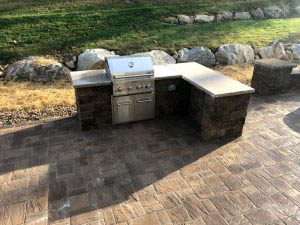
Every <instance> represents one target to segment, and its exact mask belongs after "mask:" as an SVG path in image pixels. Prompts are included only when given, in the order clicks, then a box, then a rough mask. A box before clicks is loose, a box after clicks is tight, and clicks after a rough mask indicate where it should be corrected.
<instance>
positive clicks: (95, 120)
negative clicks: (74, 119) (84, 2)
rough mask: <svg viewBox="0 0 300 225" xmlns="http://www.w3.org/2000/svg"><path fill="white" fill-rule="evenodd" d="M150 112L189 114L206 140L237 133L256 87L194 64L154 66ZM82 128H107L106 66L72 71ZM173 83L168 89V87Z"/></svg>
mask: <svg viewBox="0 0 300 225" xmlns="http://www.w3.org/2000/svg"><path fill="white" fill-rule="evenodd" d="M154 78H155V115H156V117H161V116H169V115H172V114H182V115H187V114H188V115H189V116H190V117H191V118H192V119H193V120H195V121H196V122H197V123H198V124H199V125H200V126H199V127H200V133H201V136H202V138H203V139H205V140H217V139H224V138H234V137H238V136H240V135H241V134H242V129H243V125H244V123H245V118H246V115H247V108H248V103H249V98H250V94H251V93H253V92H254V91H255V90H254V89H253V88H251V87H249V86H247V85H244V84H242V83H240V82H239V81H236V80H233V79H231V78H229V77H226V76H224V75H223V74H221V73H219V72H217V71H214V70H212V69H209V68H207V67H205V66H202V65H200V64H198V63H179V64H167V65H156V66H154ZM71 79H72V84H73V87H74V89H75V95H76V104H77V111H78V118H79V124H80V127H81V129H82V130H89V129H93V128H99V127H102V126H110V125H111V126H112V109H111V95H112V82H111V80H110V79H109V78H108V77H107V76H106V72H105V70H90V71H78V72H72V73H71ZM170 86H172V88H170Z"/></svg>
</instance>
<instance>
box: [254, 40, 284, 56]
mask: <svg viewBox="0 0 300 225" xmlns="http://www.w3.org/2000/svg"><path fill="white" fill-rule="evenodd" d="M257 54H258V55H259V56H260V58H262V59H268V58H276V59H281V60H288V58H289V57H288V55H287V54H286V52H285V49H284V45H283V44H282V43H281V42H279V41H274V42H273V43H272V44H271V45H270V46H268V47H265V48H259V49H258V51H257Z"/></svg>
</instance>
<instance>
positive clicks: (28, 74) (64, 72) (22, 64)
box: [4, 57, 70, 83]
mask: <svg viewBox="0 0 300 225" xmlns="http://www.w3.org/2000/svg"><path fill="white" fill-rule="evenodd" d="M4 75H5V80H7V81H31V82H41V83H49V82H53V81H55V80H59V79H62V78H66V77H68V76H69V75H70V70H69V69H68V68H66V67H64V66H63V65H62V64H61V63H59V62H57V61H56V60H54V59H49V58H44V57H28V58H25V59H23V60H21V61H18V62H16V63H14V64H12V65H10V66H9V67H7V68H6V69H5V70H4Z"/></svg>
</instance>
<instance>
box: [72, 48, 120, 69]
mask: <svg viewBox="0 0 300 225" xmlns="http://www.w3.org/2000/svg"><path fill="white" fill-rule="evenodd" d="M113 55H115V53H114V52H110V51H107V50H105V49H102V48H99V49H87V50H85V51H84V52H83V53H82V54H80V55H79V56H78V61H77V70H78V71H82V70H96V69H104V67H105V57H107V56H113Z"/></svg>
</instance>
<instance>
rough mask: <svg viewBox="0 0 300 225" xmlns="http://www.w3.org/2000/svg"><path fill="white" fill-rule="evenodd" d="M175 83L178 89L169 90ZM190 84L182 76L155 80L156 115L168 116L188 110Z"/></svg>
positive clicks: (184, 112)
mask: <svg viewBox="0 0 300 225" xmlns="http://www.w3.org/2000/svg"><path fill="white" fill-rule="evenodd" d="M170 85H175V87H176V90H174V91H169V86H170ZM189 97H190V84H189V83H187V82H186V81H185V80H183V79H181V78H176V79H166V80H158V81H155V115H156V117H159V116H168V115H172V114H186V113H187V112H188V106H189Z"/></svg>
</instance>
